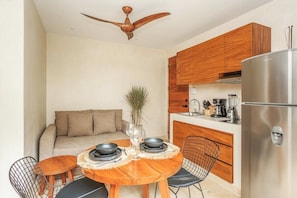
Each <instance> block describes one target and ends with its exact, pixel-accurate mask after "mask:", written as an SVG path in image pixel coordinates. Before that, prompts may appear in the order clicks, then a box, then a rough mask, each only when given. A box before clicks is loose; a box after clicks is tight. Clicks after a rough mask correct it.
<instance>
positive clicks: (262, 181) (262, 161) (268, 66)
mask: <svg viewBox="0 0 297 198" xmlns="http://www.w3.org/2000/svg"><path fill="white" fill-rule="evenodd" d="M241 135H242V136H241V137H242V175H241V197H242V198H294V197H297V49H288V50H284V51H279V52H272V53H268V54H263V55H259V56H255V57H252V58H249V59H245V60H243V61H242V134H241Z"/></svg>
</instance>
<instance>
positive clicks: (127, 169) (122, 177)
mask: <svg viewBox="0 0 297 198" xmlns="http://www.w3.org/2000/svg"><path fill="white" fill-rule="evenodd" d="M113 142H114V143H116V144H118V145H119V146H122V147H126V146H129V144H130V142H129V140H117V141H113ZM182 160H183V155H182V153H181V152H179V153H178V154H177V155H175V156H173V157H172V158H166V159H147V158H140V159H139V160H132V161H130V162H129V163H128V164H125V165H122V166H119V167H115V168H111V169H96V170H94V169H87V168H82V170H83V173H84V175H85V176H87V177H89V178H90V179H93V180H95V181H98V182H102V183H107V184H114V185H144V184H150V183H154V182H158V181H161V180H164V179H167V178H168V177H170V176H172V175H174V174H175V173H176V172H177V171H178V170H179V169H180V167H181V165H182Z"/></svg>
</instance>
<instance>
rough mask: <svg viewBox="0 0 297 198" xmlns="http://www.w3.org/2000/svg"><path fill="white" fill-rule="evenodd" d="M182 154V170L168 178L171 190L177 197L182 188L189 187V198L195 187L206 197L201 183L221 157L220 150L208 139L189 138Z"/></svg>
mask: <svg viewBox="0 0 297 198" xmlns="http://www.w3.org/2000/svg"><path fill="white" fill-rule="evenodd" d="M182 153H183V157H184V159H183V165H182V168H181V169H180V170H179V171H178V172H177V173H176V174H175V175H173V176H171V177H169V178H168V186H169V189H170V191H171V192H173V193H174V194H175V197H177V193H178V192H179V190H180V188H185V187H187V188H188V192H189V197H191V192H190V187H191V186H194V187H196V188H197V189H198V190H200V192H201V194H202V197H204V194H203V191H202V188H201V185H200V182H202V181H203V180H204V179H205V178H206V177H207V175H208V174H209V172H210V170H211V169H212V167H213V165H214V163H215V162H216V160H217V158H218V157H219V153H220V149H219V147H218V145H217V144H216V143H215V142H213V141H212V140H210V139H208V138H205V137H200V136H188V137H186V138H185V140H184V142H183V147H182ZM175 189H176V190H175ZM155 196H156V192H155Z"/></svg>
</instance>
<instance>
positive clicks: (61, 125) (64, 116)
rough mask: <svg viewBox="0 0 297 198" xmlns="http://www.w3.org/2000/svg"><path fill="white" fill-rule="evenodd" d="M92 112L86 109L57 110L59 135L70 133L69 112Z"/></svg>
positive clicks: (56, 121)
mask: <svg viewBox="0 0 297 198" xmlns="http://www.w3.org/2000/svg"><path fill="white" fill-rule="evenodd" d="M76 112H77V113H90V112H92V111H91V110H84V111H55V116H56V120H55V123H56V127H57V136H60V135H67V134H68V114H70V113H76Z"/></svg>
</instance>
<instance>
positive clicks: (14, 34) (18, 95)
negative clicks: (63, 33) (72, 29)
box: [0, 0, 24, 197]
mask: <svg viewBox="0 0 297 198" xmlns="http://www.w3.org/2000/svg"><path fill="white" fill-rule="evenodd" d="M0 10H1V11H0V24H1V26H2V28H1V31H0V43H1V45H0V54H1V55H0V56H1V58H0V120H1V121H0V141H1V142H0V158H1V165H0V178H1V179H0V192H1V194H2V196H5V197H17V194H16V193H15V192H14V190H13V188H12V187H11V186H10V183H9V179H8V170H9V167H10V165H11V164H12V163H13V161H15V160H16V159H17V158H20V157H22V156H23V153H24V104H23V101H24V94H23V91H24V90H23V81H24V76H23V74H24V68H23V59H24V57H23V54H24V45H23V43H24V38H23V35H24V26H23V20H24V18H23V14H24V2H23V1H20V0H10V1H0Z"/></svg>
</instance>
